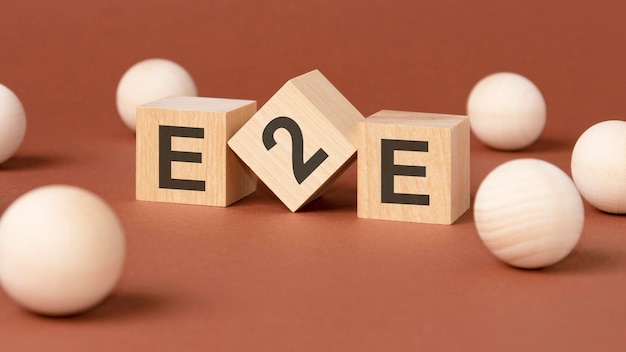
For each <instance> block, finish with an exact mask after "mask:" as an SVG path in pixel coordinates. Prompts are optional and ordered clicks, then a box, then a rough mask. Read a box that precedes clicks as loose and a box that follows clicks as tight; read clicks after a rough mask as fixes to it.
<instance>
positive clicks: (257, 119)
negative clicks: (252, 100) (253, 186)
mask: <svg viewBox="0 0 626 352" xmlns="http://www.w3.org/2000/svg"><path fill="white" fill-rule="evenodd" d="M320 76H321V73H319V71H313V72H311V73H308V74H305V75H303V76H300V77H297V78H296V79H294V80H298V83H299V84H300V83H302V82H306V81H307V80H311V81H314V83H315V84H312V85H309V86H307V87H308V88H311V86H312V89H307V90H303V89H300V88H299V87H298V84H295V83H294V80H291V81H289V82H287V83H286V84H285V85H284V86H283V87H282V88H281V89H280V90H279V91H278V92H277V93H276V94H274V96H273V97H272V98H271V99H270V100H269V101H268V102H267V103H266V104H265V105H264V106H263V107H262V108H261V109H260V110H259V111H258V112H257V113H256V114H255V115H254V117H252V119H250V121H248V122H247V123H246V125H245V126H244V127H243V128H241V129H240V130H239V132H237V133H236V134H235V136H233V138H231V139H230V141H229V142H228V145H229V146H230V147H231V148H232V150H233V151H235V153H236V154H237V155H238V156H239V157H240V158H241V159H242V160H243V161H244V162H245V163H246V164H247V165H248V166H249V167H250V168H251V169H252V170H253V171H254V173H255V174H256V175H257V176H258V177H259V178H260V179H261V180H262V181H263V182H264V183H265V184H266V185H267V186H268V188H270V189H271V190H272V192H274V194H275V195H276V196H277V197H278V198H279V199H280V200H281V201H282V202H283V203H284V204H285V205H286V206H287V207H288V208H289V209H290V210H291V211H297V210H298V209H300V208H301V207H302V206H304V205H305V204H307V203H308V202H310V201H311V200H313V199H315V198H316V197H317V196H318V195H320V194H321V192H322V191H323V190H324V189H325V187H326V186H327V185H328V184H329V183H330V182H332V180H333V179H334V178H336V177H337V176H338V175H339V174H340V173H341V171H342V170H344V169H345V167H346V165H347V164H349V163H350V162H351V161H352V160H353V159H354V158H353V157H354V155H355V153H356V147H355V146H354V145H353V144H352V143H350V141H349V140H348V139H347V138H346V136H345V135H344V134H343V133H342V131H341V130H340V129H338V128H337V127H336V125H337V122H341V123H343V125H344V126H345V125H348V126H349V125H350V124H351V125H352V129H353V130H354V131H356V128H357V122H356V121H358V120H359V119H358V116H356V117H355V116H354V115H356V114H358V115H360V113H358V111H357V112H356V114H353V115H351V116H346V115H342V114H331V113H328V112H327V111H326V112H323V111H324V109H320V108H319V104H321V103H322V102H321V101H319V100H320V99H321V98H320V97H324V98H323V99H325V100H327V99H328V97H329V96H331V97H332V99H333V101H334V102H335V103H336V104H337V105H336V106H337V111H342V110H341V109H342V108H344V107H345V106H346V105H349V106H350V107H352V106H351V105H350V103H349V102H348V101H347V100H346V99H345V98H344V97H343V96H342V95H341V94H340V93H339V92H338V91H337V90H336V89H335V88H334V87H333V86H332V84H330V82H328V81H327V80H326V79H325V78H323V76H321V78H320ZM313 78H314V79H313ZM324 104H327V103H324ZM352 109H353V110H354V111H356V109H354V108H353V107H352ZM344 110H346V109H344ZM337 120H341V121H337ZM361 120H362V116H361Z"/></svg>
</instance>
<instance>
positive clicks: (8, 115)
mask: <svg viewBox="0 0 626 352" xmlns="http://www.w3.org/2000/svg"><path fill="white" fill-rule="evenodd" d="M25 134H26V113H25V112H24V107H23V106H22V103H21V102H20V100H19V99H18V97H17V96H16V95H15V94H14V93H13V92H12V91H11V90H10V89H9V88H7V87H5V86H3V85H2V84H0V164H1V163H3V162H5V161H7V160H8V159H9V158H10V157H11V156H13V154H15V152H16V151H17V149H18V148H19V147H20V145H21V144H22V141H23V140H24V135H25Z"/></svg>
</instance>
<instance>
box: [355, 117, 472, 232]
mask: <svg viewBox="0 0 626 352" xmlns="http://www.w3.org/2000/svg"><path fill="white" fill-rule="evenodd" d="M358 132H359V135H358V136H359V144H358V176H357V177H358V187H357V188H358V200H357V213H358V216H359V217H361V218H370V219H381V220H398V221H409V222H420V223H433V224H452V223H454V221H456V219H458V218H459V217H460V216H461V215H462V214H463V213H465V211H467V209H469V202H470V187H469V180H470V178H469V165H470V164H469V120H468V118H467V117H465V116H456V115H442V114H429V113H417V112H401V111H389V110H383V111H380V112H378V113H376V114H374V115H372V116H370V117H368V118H367V119H365V121H364V122H361V123H359V131H358ZM384 141H403V142H400V143H404V142H408V144H414V143H415V142H417V143H423V142H427V145H428V147H427V148H428V149H427V151H414V150H402V148H397V149H395V150H392V151H391V153H392V154H388V157H387V158H384V157H382V153H383V150H384V149H385V148H388V147H385V146H384V143H385V142H384ZM405 144H407V143H405ZM384 165H393V167H392V168H391V169H387V170H385V169H384ZM416 166H417V167H425V170H424V172H425V175H423V176H415V175H412V176H407V175H400V174H398V173H401V172H400V171H398V170H399V169H402V168H404V169H406V167H409V168H412V167H416ZM394 168H395V169H394ZM393 170H396V171H393ZM390 173H391V174H390ZM384 174H387V175H386V176H384ZM385 177H386V178H385ZM384 178H385V179H387V180H392V181H391V182H392V184H391V188H390V189H391V192H392V193H395V194H408V195H423V196H427V199H428V204H427V205H426V204H418V203H413V201H414V199H413V198H415V197H412V196H407V197H406V198H410V199H411V200H409V201H408V202H405V203H400V202H397V201H384V196H383V193H384V190H383V179H384ZM388 193H389V192H387V194H388ZM423 198H424V197H423Z"/></svg>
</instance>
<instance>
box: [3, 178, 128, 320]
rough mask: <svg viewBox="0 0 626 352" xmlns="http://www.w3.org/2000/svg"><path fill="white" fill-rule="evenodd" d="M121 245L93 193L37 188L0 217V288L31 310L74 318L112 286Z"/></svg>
mask: <svg viewBox="0 0 626 352" xmlns="http://www.w3.org/2000/svg"><path fill="white" fill-rule="evenodd" d="M125 246H126V245H125V238H124V232H123V230H122V226H121V224H120V222H119V220H118V219H117V216H116V215H115V213H114V212H113V211H112V209H111V208H110V207H109V206H108V205H107V204H106V203H105V202H104V201H102V200H101V199H100V198H98V197H97V196H96V195H94V194H92V193H90V192H88V191H85V190H83V189H80V188H76V187H72V186H62V185H52V186H45V187H41V188H37V189H34V190H32V191H30V192H27V193H26V194H24V195H22V196H21V197H20V198H18V199H17V200H16V201H15V202H13V204H11V205H10V206H9V208H8V209H7V210H6V212H5V213H4V215H3V216H2V218H0V284H1V285H2V288H3V289H4V291H5V292H6V294H7V295H8V296H9V297H11V298H12V299H13V300H15V301H16V302H17V303H18V304H19V305H21V306H22V307H24V308H26V309H28V310H30V311H32V312H35V313H38V314H44V315H72V314H77V313H80V312H83V311H85V310H87V309H89V308H91V307H93V306H95V305H96V304H98V303H99V302H100V301H102V300H103V299H104V298H105V297H106V296H107V295H108V294H109V293H110V292H111V290H112V289H113V287H114V286H115V285H116V283H117V281H118V279H119V278H120V275H121V273H122V269H123V264H124V256H125Z"/></svg>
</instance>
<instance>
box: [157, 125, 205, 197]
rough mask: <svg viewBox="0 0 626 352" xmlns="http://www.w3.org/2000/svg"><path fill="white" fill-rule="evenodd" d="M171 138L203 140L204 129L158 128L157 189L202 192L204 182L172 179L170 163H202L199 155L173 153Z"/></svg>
mask: <svg viewBox="0 0 626 352" xmlns="http://www.w3.org/2000/svg"><path fill="white" fill-rule="evenodd" d="M172 137H185V138H204V129H203V128H197V127H180V126H159V188H169V189H183V190H189V191H203V192H204V190H205V188H204V181H197V180H180V179H173V178H172V161H182V162H187V163H202V154H201V153H194V152H179V151H173V150H172Z"/></svg>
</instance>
